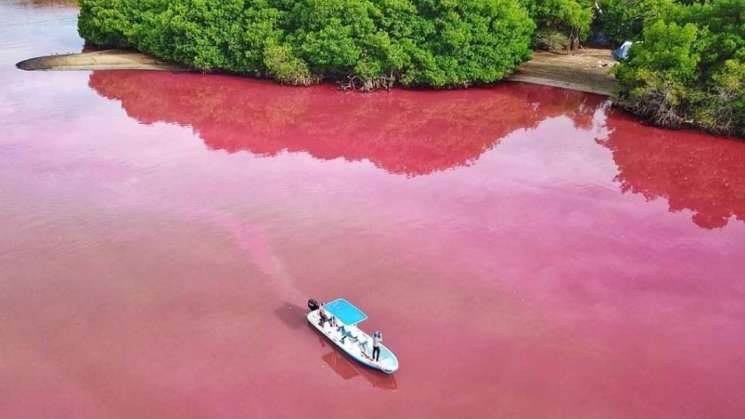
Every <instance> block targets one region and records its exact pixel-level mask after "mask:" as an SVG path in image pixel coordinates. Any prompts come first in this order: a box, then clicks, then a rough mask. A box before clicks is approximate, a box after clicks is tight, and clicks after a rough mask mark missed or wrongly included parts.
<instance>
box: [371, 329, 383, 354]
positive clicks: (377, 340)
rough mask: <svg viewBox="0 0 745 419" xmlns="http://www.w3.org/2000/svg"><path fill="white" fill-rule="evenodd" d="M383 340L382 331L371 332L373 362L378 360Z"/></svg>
mask: <svg viewBox="0 0 745 419" xmlns="http://www.w3.org/2000/svg"><path fill="white" fill-rule="evenodd" d="M382 342H383V332H381V331H379V330H378V331H376V332H375V333H373V351H372V358H373V360H375V362H378V361H380V344H381V343H382Z"/></svg>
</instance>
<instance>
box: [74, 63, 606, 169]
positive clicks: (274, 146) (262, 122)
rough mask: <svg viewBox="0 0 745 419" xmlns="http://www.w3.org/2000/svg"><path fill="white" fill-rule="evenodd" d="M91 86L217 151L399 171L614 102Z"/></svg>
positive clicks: (455, 93)
mask: <svg viewBox="0 0 745 419" xmlns="http://www.w3.org/2000/svg"><path fill="white" fill-rule="evenodd" d="M89 86H90V87H91V88H93V89H94V90H95V91H96V92H97V93H98V94H99V95H101V96H103V97H105V98H108V99H112V100H117V101H120V102H121V104H122V107H123V108H124V110H125V111H126V113H127V115H129V116H130V117H131V118H134V119H136V120H137V121H139V122H140V123H143V124H153V123H156V122H165V123H171V124H178V125H183V126H189V127H191V128H192V129H194V131H195V132H196V133H197V134H198V135H199V136H200V137H201V138H202V140H203V141H204V143H205V144H206V145H207V147H209V148H210V149H213V150H224V151H227V152H228V153H235V152H240V151H247V152H250V153H252V154H255V155H261V156H273V155H276V154H278V153H280V152H284V151H287V152H306V153H308V154H310V155H312V156H313V157H315V158H318V159H324V160H332V159H336V158H343V159H345V160H347V161H358V160H368V161H370V162H372V163H373V164H375V165H376V166H377V167H379V168H382V169H384V170H386V171H387V172H389V173H393V174H401V175H406V176H420V175H427V174H430V173H433V172H437V171H443V170H448V169H451V168H455V167H460V166H466V165H468V164H470V163H471V162H473V161H475V160H476V159H478V158H479V156H480V155H481V154H482V153H484V152H485V151H487V150H489V149H491V148H492V147H494V146H495V145H496V144H497V143H498V142H499V141H500V140H501V139H502V138H504V137H505V136H506V135H508V134H510V133H511V132H513V131H516V130H521V129H530V128H534V127H536V126H537V125H538V124H539V123H540V122H541V121H543V120H544V119H546V118H550V117H554V116H559V115H564V116H567V117H569V118H571V119H572V120H573V122H574V124H575V126H577V127H579V128H583V129H589V127H590V126H591V125H592V120H593V115H594V113H595V111H596V110H597V109H598V108H599V107H601V106H603V104H604V103H605V99H603V98H601V97H599V96H593V95H587V94H584V93H579V92H572V91H567V90H562V89H551V88H546V87H542V86H533V85H523V84H504V85H498V86H493V87H488V88H474V89H467V90H463V89H461V90H450V91H439V92H433V91H415V90H403V89H396V90H393V91H390V92H377V93H372V94H359V93H356V92H340V91H339V90H338V89H337V88H336V87H335V86H332V85H320V86H313V87H309V88H289V87H286V86H281V85H278V84H276V83H273V82H268V81H261V80H253V79H247V78H241V77H230V76H217V75H208V76H205V75H199V74H171V73H164V72H138V71H116V72H112V71H95V72H93V73H92V74H91V76H90V80H89Z"/></svg>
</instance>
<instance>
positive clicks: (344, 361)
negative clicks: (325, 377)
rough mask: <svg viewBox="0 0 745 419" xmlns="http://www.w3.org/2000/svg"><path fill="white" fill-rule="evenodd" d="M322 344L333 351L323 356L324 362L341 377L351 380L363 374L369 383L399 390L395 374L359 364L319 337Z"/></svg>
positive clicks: (384, 388)
mask: <svg viewBox="0 0 745 419" xmlns="http://www.w3.org/2000/svg"><path fill="white" fill-rule="evenodd" d="M314 331H315V330H314ZM318 340H319V342H321V346H323V347H324V348H325V347H327V346H328V347H329V348H330V349H331V351H329V352H328V353H326V354H325V355H323V356H321V359H323V362H325V363H326V364H327V365H328V366H329V367H331V370H332V371H334V372H335V373H336V375H338V376H339V377H341V378H343V379H345V380H350V379H352V378H355V377H359V376H362V377H363V378H364V379H365V380H366V381H367V382H368V383H370V384H371V385H372V386H373V387H375V388H379V389H382V390H397V389H398V383H396V377H395V375H393V374H391V375H388V374H383V373H380V372H378V371H374V370H371V369H369V368H367V367H365V366H364V365H359V364H357V363H355V362H354V361H352V360H351V359H349V358H347V357H346V356H345V355H344V354H342V353H340V352H339V351H338V350H337V349H336V348H333V347H331V346H329V345H328V344H327V343H326V342H325V339H324V338H322V337H319V339H318Z"/></svg>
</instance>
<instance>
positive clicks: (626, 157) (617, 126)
mask: <svg viewBox="0 0 745 419" xmlns="http://www.w3.org/2000/svg"><path fill="white" fill-rule="evenodd" d="M608 128H609V136H608V139H607V141H603V142H602V144H604V145H605V146H606V147H608V148H609V149H610V150H611V151H612V152H613V160H614V161H615V163H616V165H617V166H618V176H617V177H616V180H617V181H618V182H619V183H620V184H621V190H622V191H624V192H632V193H639V194H642V195H643V196H644V197H645V198H646V199H648V200H652V199H657V198H664V199H666V200H667V202H668V205H669V209H670V211H671V212H676V211H680V210H684V209H689V210H691V211H693V213H694V214H693V217H692V219H693V222H694V223H696V225H698V226H699V227H703V228H707V229H712V228H720V227H724V226H725V225H727V223H728V221H729V220H730V218H731V217H734V218H735V219H737V220H740V221H745V182H743V179H745V160H743V159H744V158H745V154H744V149H745V143H743V141H742V140H737V139H727V138H718V137H713V136H707V135H703V134H701V133H700V132H695V131H672V130H664V129H657V128H651V127H648V126H644V125H641V124H639V122H638V121H637V120H635V119H633V118H631V117H629V116H626V115H619V114H616V115H613V117H611V118H608Z"/></svg>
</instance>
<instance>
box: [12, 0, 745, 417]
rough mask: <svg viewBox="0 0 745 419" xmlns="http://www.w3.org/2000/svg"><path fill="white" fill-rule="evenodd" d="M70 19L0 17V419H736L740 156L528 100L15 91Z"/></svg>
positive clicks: (123, 88) (725, 145) (741, 401)
mask: <svg viewBox="0 0 745 419" xmlns="http://www.w3.org/2000/svg"><path fill="white" fill-rule="evenodd" d="M75 15H76V10H75V9H74V8H72V7H69V6H64V5H59V4H55V2H42V1H37V2H25V1H14V2H5V3H2V4H0V23H2V26H0V28H1V29H0V130H1V132H2V135H0V237H2V240H0V417H3V418H305V417H308V418H315V417H324V418H329V419H331V418H345V419H346V418H393V417H400V418H419V417H421V418H435V419H436V418H536V419H537V418H572V419H582V418H587V419H594V418H671V419H672V418H741V417H743V412H745V391H743V389H745V278H744V276H745V275H743V272H745V143H744V142H742V141H738V140H732V139H725V138H717V137H712V136H707V135H704V134H701V133H696V132H689V131H678V132H675V131H665V130H659V129H654V128H650V127H647V126H644V125H642V124H640V123H639V122H638V121H637V120H635V119H634V118H632V117H629V116H627V115H624V114H622V113H620V112H618V111H615V110H613V109H611V108H610V107H609V103H608V102H607V101H606V100H605V99H604V98H601V97H597V96H590V95H585V94H581V93H576V92H569V91H565V90H559V89H552V88H545V87H538V86H529V85H521V84H502V85H498V86H494V87H489V88H480V89H470V90H463V91H446V92H428V91H405V90H394V91H392V92H381V93H375V94H357V93H344V92H340V91H337V90H336V89H335V88H334V87H333V86H318V87H313V88H289V87H282V86H278V85H275V84H273V83H270V82H264V81H255V80H248V79H241V78H235V77H229V76H207V75H199V74H168V73H150V72H134V71H121V72H93V73H90V72H66V73H63V72H41V73H29V72H22V71H20V70H17V69H15V67H14V63H15V62H17V61H19V60H21V59H24V58H28V57H30V56H34V55H42V54H50V53H63V52H71V51H79V50H80V49H81V47H82V41H81V40H80V39H79V38H78V36H77V34H76V32H75ZM310 296H313V297H316V298H319V299H331V298H334V297H337V296H345V297H347V298H348V299H350V300H351V301H353V302H355V303H357V304H358V305H360V306H361V307H362V308H363V309H364V310H365V311H366V312H367V313H368V314H369V316H370V320H368V321H367V322H366V323H363V327H364V328H366V329H367V330H369V331H371V330H376V329H381V330H383V332H384V333H385V338H386V343H387V344H389V346H390V347H391V348H392V349H393V350H394V351H395V352H396V353H397V355H398V357H399V359H400V362H401V369H400V371H399V372H397V373H396V374H395V375H393V376H385V375H381V374H378V373H376V372H374V371H371V370H368V369H365V368H363V367H361V366H359V365H357V364H354V363H352V362H351V361H349V360H348V359H347V358H346V357H344V356H343V355H341V354H340V353H339V352H337V351H336V350H335V349H334V348H333V347H331V346H329V344H328V343H327V342H325V341H324V340H323V339H322V338H320V337H319V335H317V334H316V333H315V332H314V331H313V330H312V329H311V328H309V327H307V325H306V324H305V319H304V307H303V306H304V304H305V299H306V298H307V297H310Z"/></svg>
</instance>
